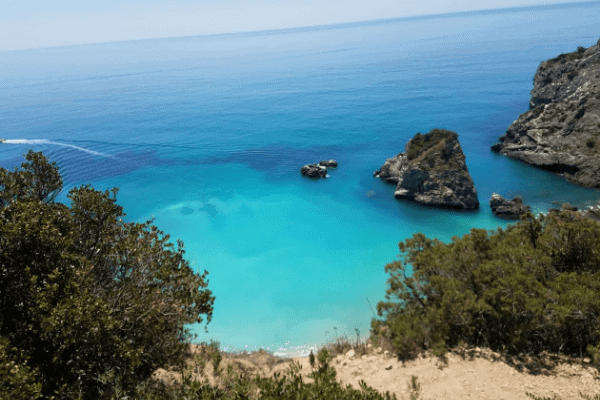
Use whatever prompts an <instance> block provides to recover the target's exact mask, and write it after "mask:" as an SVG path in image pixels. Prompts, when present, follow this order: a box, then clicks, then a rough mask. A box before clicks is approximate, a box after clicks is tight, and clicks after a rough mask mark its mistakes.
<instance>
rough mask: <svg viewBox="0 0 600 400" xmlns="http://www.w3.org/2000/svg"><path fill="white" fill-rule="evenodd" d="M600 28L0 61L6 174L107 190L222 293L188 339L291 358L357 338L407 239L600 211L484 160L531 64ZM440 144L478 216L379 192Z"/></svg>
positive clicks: (516, 20)
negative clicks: (533, 215)
mask: <svg viewBox="0 0 600 400" xmlns="http://www.w3.org/2000/svg"><path fill="white" fill-rule="evenodd" d="M598 15H600V3H598V2H593V3H579V4H570V5H558V6H544V7H530V8H521V9H508V10H499V11H488V12H472V13H462V14H452V15H439V16H433V17H426V18H409V19H396V20H385V21H374V22H365V23H352V24H344V25H335V26H327V27H317V28H303V29H291V30H280V31H269V32H257V33H244V34H231V35H214V36H203V37H185V38H175V39H159V40H142V41H130V42H119V43H108V44H96V45H85V46H70V47H60V48H48V49H38V50H26V51H12V52H0V137H2V138H5V139H10V140H12V142H11V143H9V144H3V145H1V147H0V166H2V167H4V168H10V169H12V168H14V167H15V166H17V165H19V164H20V163H21V162H22V161H23V158H22V155H23V154H24V153H26V152H27V150H28V149H29V148H33V149H35V150H37V151H43V152H44V153H45V154H46V155H47V156H49V158H50V159H51V160H52V161H56V162H57V163H58V165H59V166H60V170H61V172H62V174H63V177H64V179H65V183H66V185H65V186H66V188H67V189H69V188H71V187H74V186H78V185H80V184H83V183H88V182H89V183H92V184H93V186H94V187H96V188H97V189H102V190H104V189H108V188H111V187H113V186H117V187H119V188H120V192H119V196H118V200H119V203H120V204H121V205H123V206H124V207H125V211H126V213H127V215H128V218H129V219H130V220H139V221H142V220H147V219H149V218H151V217H152V216H154V217H155V218H156V220H155V223H156V225H158V226H159V228H161V229H163V230H164V231H166V232H167V233H169V234H171V236H172V237H173V238H181V239H182V240H183V241H184V242H185V244H186V249H187V253H186V255H187V258H188V259H189V260H190V261H191V263H192V265H193V266H194V268H195V269H197V270H198V271H203V270H204V269H206V270H208V271H209V273H210V275H209V279H210V285H209V288H210V289H211V290H213V292H214V294H215V295H216V302H215V315H214V319H213V322H212V323H211V324H210V325H209V326H208V329H209V333H208V334H205V333H204V330H203V328H199V329H197V332H198V334H199V340H208V339H210V338H212V339H216V340H219V341H220V342H221V343H222V344H223V346H224V347H225V348H227V349H232V348H236V349H255V348H258V347H265V348H268V349H269V350H272V351H278V352H279V353H280V354H283V353H286V354H296V353H298V352H305V351H306V350H307V349H308V348H310V346H311V345H315V344H320V343H323V342H325V341H328V340H331V339H332V338H333V337H334V334H335V330H337V334H339V335H355V329H358V330H359V331H360V334H361V336H362V337H365V336H366V335H368V332H369V326H370V319H371V318H372V316H373V314H372V312H371V309H370V308H369V304H368V302H367V298H368V299H369V301H370V302H371V304H372V305H373V307H375V306H376V303H377V302H378V301H380V300H383V298H384V294H385V289H386V284H385V280H386V278H387V276H386V274H385V272H384V266H385V264H386V263H388V262H390V261H392V260H394V259H395V257H396V255H397V253H398V247H397V244H398V242H399V241H401V240H403V239H405V238H408V237H410V236H412V235H413V234H414V233H416V232H423V233H425V234H427V235H429V236H432V237H433V236H436V237H438V238H440V239H442V240H445V241H448V240H450V238H451V237H452V236H454V235H463V234H465V233H467V232H468V231H469V229H470V228H472V227H477V228H486V229H494V228H496V227H498V226H506V224H507V223H506V222H505V221H502V220H499V219H497V218H495V217H494V216H493V215H492V213H491V211H490V210H489V207H488V206H487V204H488V202H489V198H490V196H491V194H492V192H498V193H500V194H502V195H504V196H505V197H511V196H513V195H515V194H520V195H521V196H522V197H523V198H524V200H525V202H527V203H529V204H531V205H532V207H533V209H534V211H536V212H544V211H547V210H548V209H549V208H551V207H555V206H556V205H557V204H560V203H561V202H566V201H568V202H570V203H572V204H575V205H579V206H586V205H591V204H592V203H595V202H596V201H598V200H599V199H600V192H599V191H598V190H591V189H585V188H581V187H577V186H574V185H571V184H569V183H567V182H566V181H564V180H563V179H561V178H559V177H556V176H554V175H552V174H550V173H547V172H544V171H541V170H538V169H535V168H533V167H529V166H527V165H524V164H521V163H519V162H516V161H512V160H509V159H507V158H506V157H503V156H498V155H495V154H493V153H491V152H490V146H491V145H492V144H493V143H495V142H496V140H497V138H498V137H499V136H501V135H502V134H503V133H504V132H505V130H506V128H507V127H508V125H509V124H510V123H511V122H512V121H513V120H515V119H516V118H517V117H518V116H519V114H520V113H522V112H524V111H526V110H527V108H528V101H529V91H530V90H531V87H532V79H533V75H534V72H535V69H536V67H537V65H538V64H539V62H540V61H542V60H544V59H547V58H551V57H554V56H556V55H558V54H560V53H563V52H569V51H573V50H574V49H576V48H577V46H586V47H587V46H591V45H593V44H595V43H596V41H597V40H598V38H599V37H600V31H599V29H598V19H597V16H598ZM432 128H446V129H451V130H454V131H456V132H458V133H459V139H460V141H461V144H462V147H463V150H464V152H465V155H466V158H467V164H468V167H469V170H470V172H471V175H472V176H473V179H474V181H475V184H476V187H477V190H478V193H479V199H480V202H481V205H482V207H481V209H480V210H479V211H477V212H459V211H448V210H436V209H431V208H424V207H421V206H419V205H416V204H412V203H406V202H399V201H397V200H395V199H394V198H393V191H394V188H393V186H389V185H385V184H383V183H382V182H381V181H380V180H378V179H375V178H373V176H372V173H373V171H374V170H376V169H378V167H379V166H380V165H381V164H383V162H384V161H385V159H386V158H389V157H392V156H394V155H396V154H397V153H399V152H401V151H403V149H404V145H405V144H406V142H407V141H408V139H409V138H411V137H412V136H413V135H414V134H415V133H417V132H427V131H429V130H430V129H432ZM325 158H326V159H329V158H335V159H337V160H338V162H339V168H338V169H337V170H334V171H332V172H330V175H331V176H330V177H329V178H328V179H326V180H320V181H313V180H308V179H304V178H302V177H301V176H300V173H299V169H300V167H301V166H302V165H304V164H307V163H310V162H314V161H319V160H321V159H325ZM65 193H66V192H65ZM60 200H61V201H66V198H65V197H64V195H63V196H62V197H61V198H60ZM334 327H335V328H336V329H334Z"/></svg>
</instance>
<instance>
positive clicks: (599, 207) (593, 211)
mask: <svg viewBox="0 0 600 400" xmlns="http://www.w3.org/2000/svg"><path fill="white" fill-rule="evenodd" d="M579 212H580V213H581V215H583V216H584V217H585V218H589V219H593V220H594V221H598V222H600V202H598V204H596V205H595V206H590V207H588V208H587V209H586V210H580V211H579Z"/></svg>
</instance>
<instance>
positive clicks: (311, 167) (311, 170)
mask: <svg viewBox="0 0 600 400" xmlns="http://www.w3.org/2000/svg"><path fill="white" fill-rule="evenodd" d="M300 173H301V174H302V175H304V176H309V177H311V178H325V177H327V168H326V167H323V166H321V165H319V164H308V165H305V166H304V167H302V168H300Z"/></svg>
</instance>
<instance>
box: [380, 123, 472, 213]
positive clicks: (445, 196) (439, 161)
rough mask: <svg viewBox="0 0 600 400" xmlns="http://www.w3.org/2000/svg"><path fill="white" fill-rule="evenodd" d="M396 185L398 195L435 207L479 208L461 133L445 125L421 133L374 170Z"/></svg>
mask: <svg viewBox="0 0 600 400" xmlns="http://www.w3.org/2000/svg"><path fill="white" fill-rule="evenodd" d="M373 175H374V176H375V177H379V178H381V179H383V180H384V181H386V182H388V183H393V184H395V185H396V191H395V192H394V196H395V197H396V198H399V199H407V200H412V201H416V202H417V203H421V204H423V205H427V206H432V207H447V208H457V209H465V210H475V209H478V208H479V200H478V198H477V190H476V189H475V184H474V183H473V179H472V178H471V175H469V171H468V169H467V165H466V163H465V155H464V154H463V151H462V148H461V147H460V143H459V142H458V134H457V133H456V132H452V131H448V130H445V129H433V130H432V131H431V132H429V133H427V134H425V135H422V134H420V133H417V134H416V135H415V137H413V138H412V139H411V140H409V142H408V143H407V144H406V146H405V152H404V153H400V154H398V155H397V156H395V157H393V158H389V159H388V160H386V162H385V164H383V165H382V166H381V169H379V170H377V171H375V173H374V174H373Z"/></svg>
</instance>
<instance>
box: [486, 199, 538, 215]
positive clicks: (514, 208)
mask: <svg viewBox="0 0 600 400" xmlns="http://www.w3.org/2000/svg"><path fill="white" fill-rule="evenodd" d="M490 208H491V209H492V212H493V213H494V215H497V216H498V217H501V218H507V219H519V218H521V215H523V214H526V213H527V212H529V211H531V207H529V206H528V205H526V204H523V200H522V199H521V198H520V197H518V196H517V197H515V198H514V199H512V200H507V199H505V198H504V197H502V196H500V195H499V194H496V193H492V197H491V199H490Z"/></svg>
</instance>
